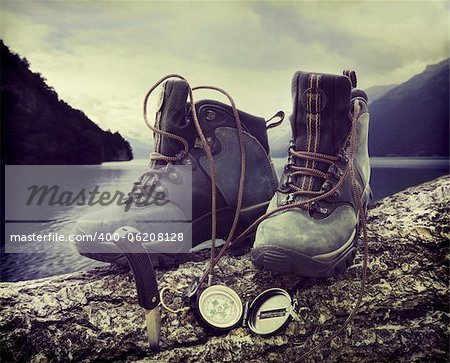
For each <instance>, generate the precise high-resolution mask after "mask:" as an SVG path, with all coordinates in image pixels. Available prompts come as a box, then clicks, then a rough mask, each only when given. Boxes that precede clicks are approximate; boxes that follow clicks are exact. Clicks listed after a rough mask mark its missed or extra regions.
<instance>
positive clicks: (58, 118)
mask: <svg viewBox="0 0 450 363" xmlns="http://www.w3.org/2000/svg"><path fill="white" fill-rule="evenodd" d="M0 43H1V44H0V47H1V64H0V66H1V122H2V128H3V130H2V131H3V136H4V139H3V140H2V155H3V161H4V162H5V163H6V164H50V165H51V164H99V163H101V162H103V161H118V160H131V159H132V157H133V154H132V152H131V148H130V145H129V143H128V142H127V141H126V140H124V139H123V137H122V136H121V135H120V134H119V133H117V132H116V133H111V132H109V131H104V130H102V129H101V128H100V127H98V126H97V125H96V124H95V123H93V122H92V121H91V120H90V119H89V118H88V117H87V116H86V115H85V114H84V113H83V112H82V111H79V110H76V109H73V108H72V107H70V106H69V105H68V104H67V103H65V102H64V101H62V100H59V99H58V95H57V93H56V92H55V90H53V89H52V88H51V87H49V86H48V85H47V84H46V83H45V79H44V78H43V77H42V76H41V75H40V74H38V73H33V72H31V71H30V69H29V64H28V62H27V61H26V59H21V58H20V57H19V56H18V55H16V54H14V53H12V52H11V51H10V50H9V49H8V48H7V47H6V46H5V45H4V44H3V42H2V41H0Z"/></svg>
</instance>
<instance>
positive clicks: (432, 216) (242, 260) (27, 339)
mask: <svg viewBox="0 0 450 363" xmlns="http://www.w3.org/2000/svg"><path fill="white" fill-rule="evenodd" d="M449 195H450V177H449V176H445V177H442V178H439V179H437V180H435V181H432V182H429V183H426V184H423V185H420V186H417V187H413V188H410V189H407V190H406V191H404V192H401V193H398V194H396V195H394V196H392V197H388V198H385V199H383V200H382V201H380V202H378V203H377V204H376V205H375V206H374V207H373V208H372V209H370V211H369V219H368V223H369V224H368V228H369V252H370V263H369V277H368V286H367V292H366V294H365V297H364V300H363V304H362V307H361V309H360V311H359V312H358V314H357V315H356V317H355V318H354V320H353V322H352V323H351V324H350V325H349V326H348V327H347V328H346V329H345V331H344V332H342V334H340V335H339V337H338V338H335V339H334V340H333V341H332V343H331V344H329V345H328V346H326V347H325V348H323V349H321V350H320V351H319V352H318V353H317V354H315V355H314V356H311V357H309V359H310V360H311V361H331V362H338V361H339V362H340V361H354V362H380V361H389V362H391V361H399V362H411V361H441V360H442V361H446V360H447V358H448V351H449V332H448V326H449V300H448V296H449V295H448V293H449V287H448V262H449V243H448V242H449V237H450V230H449V210H448V206H449ZM80 258H82V257H80ZM205 264H206V261H202V262H193V261H190V262H187V263H184V264H183V265H181V266H180V267H179V268H178V269H172V270H168V271H158V273H157V274H158V280H159V284H160V287H164V286H173V287H176V288H178V289H181V290H182V289H184V288H186V287H187V286H189V285H190V283H191V281H192V277H193V276H199V275H201V273H202V271H203V269H204V267H205ZM220 269H221V270H222V272H223V273H222V274H221V276H219V277H220V282H221V283H223V284H225V285H227V286H230V287H232V288H233V289H234V290H235V291H236V292H237V293H238V294H239V296H241V298H242V299H243V301H246V300H250V299H252V298H254V297H255V296H256V295H257V294H259V293H260V292H262V291H263V290H265V289H267V288H270V287H282V288H285V289H287V290H288V291H290V292H291V293H292V295H295V297H296V298H297V299H298V302H299V308H298V311H299V315H300V321H291V322H290V323H289V324H288V326H287V327H286V328H285V329H283V330H282V331H281V332H280V333H279V334H277V335H274V336H271V337H262V336H257V335H255V334H253V333H251V332H250V331H249V330H248V329H247V328H243V327H240V328H236V329H234V330H232V331H230V332H228V333H226V334H224V335H220V336H217V335H214V334H212V333H210V332H208V331H206V330H205V329H204V328H203V327H202V326H201V325H200V324H199V323H198V321H197V320H196V318H195V317H194V315H193V314H192V312H191V311H185V312H182V313H178V314H173V313H170V312H167V311H165V310H162V332H161V351H160V352H158V353H154V352H151V351H150V350H149V347H148V341H147V338H146V335H145V327H144V312H143V310H142V309H141V308H140V307H139V306H138V305H137V300H136V292H135V287H134V281H133V277H132V275H131V273H130V272H128V271H126V270H125V269H123V268H119V267H104V268H97V269H93V270H91V271H87V272H80V273H74V274H69V275H63V276H56V277H51V278H44V279H40V280H34V281H23V282H16V283H1V284H0V306H1V316H0V332H1V335H0V344H1V356H2V361H5V362H6V361H20V362H24V361H31V362H48V361H52V362H53V361H54V362H63V361H64V362H66V361H84V362H88V361H95V360H114V361H140V362H154V361H163V362H166V361H168V362H179V361H187V362H191V361H222V362H231V361H246V362H294V361H295V360H296V359H297V358H298V357H299V356H300V355H301V354H302V353H304V352H305V351H306V350H307V349H308V348H310V347H312V345H313V344H316V343H318V342H321V341H322V340H323V339H324V338H325V337H327V336H329V335H330V334H332V333H333V332H334V331H336V330H337V329H338V327H339V326H341V324H342V323H343V322H344V320H345V318H346V317H347V316H348V314H349V313H350V312H351V310H352V308H353V306H354V304H355V301H356V298H357V295H358V291H359V287H360V281H361V280H360V272H361V269H362V260H361V254H358V255H357V257H356V260H355V264H354V265H353V266H351V267H350V268H349V269H348V270H347V271H346V272H345V273H344V274H343V275H340V276H337V277H332V278H327V279H315V280H311V279H304V278H299V277H296V276H292V275H286V274H280V273H269V272H263V271H257V270H255V269H254V267H253V265H252V264H251V262H250V260H249V257H248V254H244V255H242V256H237V257H235V256H225V257H224V258H223V260H222V261H221V263H220ZM167 297H168V298H169V299H170V298H171V293H168V294H167ZM172 297H173V301H172V303H174V304H180V303H181V300H180V298H179V297H176V296H174V295H172Z"/></svg>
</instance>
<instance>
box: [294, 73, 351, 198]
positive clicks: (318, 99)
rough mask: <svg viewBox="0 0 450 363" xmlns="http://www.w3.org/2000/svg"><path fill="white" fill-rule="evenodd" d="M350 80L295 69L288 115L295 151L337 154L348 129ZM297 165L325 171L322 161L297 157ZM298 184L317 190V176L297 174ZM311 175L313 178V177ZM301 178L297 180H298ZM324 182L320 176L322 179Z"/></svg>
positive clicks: (318, 180) (325, 167)
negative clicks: (308, 160)
mask: <svg viewBox="0 0 450 363" xmlns="http://www.w3.org/2000/svg"><path fill="white" fill-rule="evenodd" d="M351 88H352V85H351V82H350V79H349V78H348V77H346V76H338V75H329V74H318V73H305V72H297V73H296V74H295V75H294V78H293V80H292V98H293V113H292V115H291V117H290V121H291V127H292V135H293V141H294V147H295V150H297V151H309V152H317V153H321V154H328V155H336V154H337V153H338V149H339V147H340V146H341V145H342V143H343V142H344V139H345V137H346V136H347V134H348V132H349V131H350V127H351V121H350V119H349V114H350V95H351ZM296 165H297V166H303V167H304V166H307V167H314V168H317V169H319V170H322V171H324V172H326V171H327V169H328V165H327V164H326V163H322V162H315V163H313V162H311V161H310V162H308V164H307V163H306V161H305V160H304V159H297V160H296ZM297 179H300V180H297V183H296V184H297V185H299V186H300V185H302V184H303V187H304V186H305V183H303V179H304V180H307V181H308V184H309V187H308V188H306V189H310V190H318V189H320V186H321V184H322V183H321V181H320V179H318V178H310V177H305V176H302V177H299V178H297ZM312 179H314V180H312ZM299 182H300V183H299ZM322 182H323V180H322Z"/></svg>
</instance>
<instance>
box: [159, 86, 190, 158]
mask: <svg viewBox="0 0 450 363" xmlns="http://www.w3.org/2000/svg"><path fill="white" fill-rule="evenodd" d="M188 93H189V85H188V83H187V82H186V81H184V80H168V81H166V82H165V83H164V85H163V90H162V91H161V95H160V99H159V102H158V112H157V115H156V127H157V128H159V129H160V130H162V131H166V132H170V133H171V134H176V135H178V136H181V137H184V138H187V137H186V135H187V134H190V132H189V130H190V125H189V123H188V122H187V117H186V116H187V110H188V104H187V103H186V101H187V97H188ZM158 137H159V138H160V142H159V145H158V143H156V151H158V152H160V153H161V154H163V155H167V156H175V155H176V154H178V153H179V152H180V151H181V150H183V145H182V144H181V143H180V142H179V141H177V140H173V139H171V138H168V137H166V136H158ZM163 163H164V162H163Z"/></svg>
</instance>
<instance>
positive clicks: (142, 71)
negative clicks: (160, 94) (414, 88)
mask: <svg viewBox="0 0 450 363" xmlns="http://www.w3.org/2000/svg"><path fill="white" fill-rule="evenodd" d="M448 15H449V9H448V6H447V4H446V3H445V2H353V1H349V2H343V1H338V2H330V1H327V2H322V1H317V2H309V1H308V2H281V3H280V2H145V1H133V2H125V1H115V2H94V1H89V2H86V1H83V2H81V1H78V2H44V1H42V2H41V1H14V2H13V1H3V2H2V3H1V4H0V19H1V20H2V22H1V24H2V25H1V27H0V36H1V38H2V39H4V41H5V43H6V44H7V45H8V46H10V47H11V49H12V50H13V51H16V52H18V53H19V54H20V55H21V56H25V57H27V59H28V60H29V61H30V63H31V66H32V69H33V70H34V71H37V72H40V73H42V74H43V75H44V76H45V77H46V78H47V80H48V83H49V84H50V85H51V86H53V87H54V88H55V89H56V91H57V92H58V94H59V95H60V97H61V98H63V99H64V100H66V101H67V102H68V103H69V104H71V105H72V106H74V107H77V108H80V109H82V110H83V111H84V112H85V113H86V114H87V115H88V116H89V117H91V118H92V119H93V120H94V121H95V122H97V123H98V124H99V125H100V126H102V127H104V128H110V129H112V130H113V131H115V130H120V131H121V132H122V133H123V134H124V135H126V136H127V135H128V136H130V137H133V138H139V139H142V140H148V136H149V135H150V132H149V130H147V129H146V128H145V126H144V123H143V121H142V100H143V96H144V95H145V93H146V91H147V89H148V88H149V87H150V86H151V85H152V83H153V82H154V81H156V80H157V79H159V78H160V77H161V76H163V75H164V74H167V73H180V74H182V75H185V76H186V77H187V78H188V79H189V80H190V81H191V83H192V84H193V85H198V84H213V85H217V86H221V87H222V88H225V89H227V90H228V91H229V92H230V93H231V94H232V95H233V96H234V98H235V101H236V104H237V105H238V107H239V108H241V109H243V110H245V111H247V112H250V113H254V114H257V115H260V116H265V117H269V116H271V115H272V114H274V113H275V112H276V111H277V110H279V109H284V110H285V111H287V112H289V110H290V108H291V95H290V78H291V77H292V74H293V73H294V72H295V71H296V70H298V69H302V70H311V71H318V72H328V73H340V72H341V70H342V69H344V68H354V69H356V70H357V72H358V74H359V77H358V78H359V80H360V85H361V86H363V87H369V86H372V85H377V84H387V83H400V82H402V81H405V80H406V79H408V78H409V77H411V76H412V75H414V74H416V73H418V72H420V71H421V70H422V69H423V68H424V67H425V66H426V65H427V64H429V63H433V62H436V61H438V60H440V59H443V58H445V57H448ZM203 96H208V97H216V96H215V95H211V93H210V92H208V93H205V92H202V93H200V94H198V96H197V97H203ZM219 98H220V97H219ZM220 99H222V100H223V98H220ZM286 127H287V125H286V126H284V128H285V129H286ZM285 132H288V131H286V130H285V131H283V130H281V131H277V130H274V135H275V136H276V134H277V133H278V134H284V133H285Z"/></svg>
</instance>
